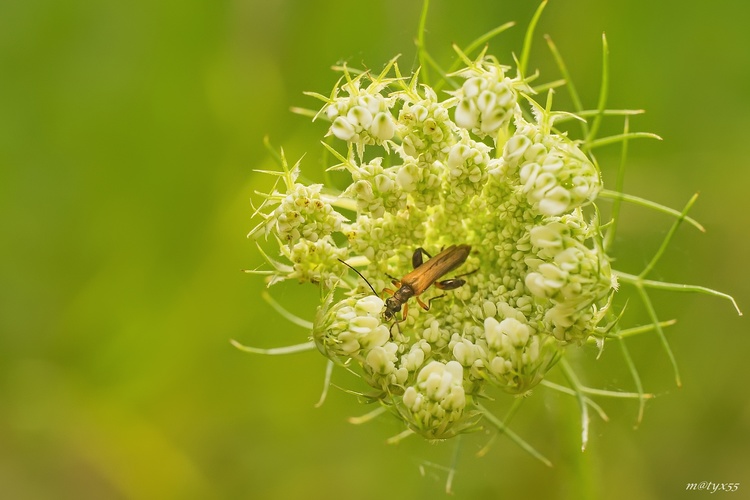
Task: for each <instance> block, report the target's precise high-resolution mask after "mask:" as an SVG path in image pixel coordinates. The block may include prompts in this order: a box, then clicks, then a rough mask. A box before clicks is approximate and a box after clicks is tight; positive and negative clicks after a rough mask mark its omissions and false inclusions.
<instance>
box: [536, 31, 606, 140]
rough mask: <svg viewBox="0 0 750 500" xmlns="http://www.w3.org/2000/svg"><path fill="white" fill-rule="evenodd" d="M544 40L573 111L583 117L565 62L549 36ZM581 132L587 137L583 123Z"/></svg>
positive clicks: (586, 126) (586, 125)
mask: <svg viewBox="0 0 750 500" xmlns="http://www.w3.org/2000/svg"><path fill="white" fill-rule="evenodd" d="M544 38H545V40H546V41H547V47H549V50H550V52H551V53H552V57H553V59H554V60H555V62H556V63H557V67H558V69H559V70H560V73H561V74H562V76H563V78H564V79H565V82H566V86H567V88H568V92H569V93H570V99H571V100H572V101H573V108H574V109H575V111H576V114H577V115H579V116H583V115H581V112H582V111H583V103H582V102H581V98H580V97H579V95H578V91H577V90H576V87H575V85H574V84H573V79H572V78H571V76H570V72H569V71H568V66H567V65H566V64H565V60H564V59H563V57H562V54H560V51H559V50H557V46H556V45H555V43H554V42H553V41H552V38H551V37H550V36H549V35H545V36H544ZM597 111H598V110H597ZM564 119H565V118H564V117H563V118H561V119H560V120H558V122H561V121H563V120H564ZM581 132H582V135H583V137H588V135H589V125H588V123H587V122H585V121H583V122H581Z"/></svg>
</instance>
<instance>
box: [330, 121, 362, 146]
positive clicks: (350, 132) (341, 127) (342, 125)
mask: <svg viewBox="0 0 750 500" xmlns="http://www.w3.org/2000/svg"><path fill="white" fill-rule="evenodd" d="M331 132H332V133H333V135H335V136H336V137H337V138H339V139H341V140H342V141H350V140H351V139H352V137H354V134H356V133H357V131H356V130H355V129H354V126H353V125H352V124H351V123H349V120H347V119H346V118H344V117H343V116H339V117H338V118H336V119H335V120H333V123H332V124H331Z"/></svg>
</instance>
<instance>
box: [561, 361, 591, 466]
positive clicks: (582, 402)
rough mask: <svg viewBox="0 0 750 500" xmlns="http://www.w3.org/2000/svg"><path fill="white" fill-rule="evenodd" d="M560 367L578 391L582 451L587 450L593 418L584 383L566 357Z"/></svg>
mask: <svg viewBox="0 0 750 500" xmlns="http://www.w3.org/2000/svg"><path fill="white" fill-rule="evenodd" d="M560 367H561V368H562V370H563V375H565V378H566V379H567V380H568V383H569V384H570V385H571V387H572V388H573V390H574V391H575V392H576V398H577V399H578V407H579V408H580V410H581V451H585V450H586V444H588V441H589V422H590V421H591V419H590V418H589V409H588V406H587V405H586V399H585V397H584V395H583V391H582V389H581V388H582V385H581V383H580V382H579V381H578V377H577V376H576V374H575V373H574V372H573V369H572V368H571V367H570V364H569V363H568V361H567V360H566V359H564V358H563V359H561V360H560Z"/></svg>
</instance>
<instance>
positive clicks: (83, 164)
mask: <svg viewBox="0 0 750 500" xmlns="http://www.w3.org/2000/svg"><path fill="white" fill-rule="evenodd" d="M536 6H537V3H536V2H528V1H520V0H516V1H510V0H505V1H500V2H487V1H485V2H480V1H468V2H455V1H454V2H451V1H447V0H433V2H432V5H431V11H430V14H429V19H428V33H427V44H428V48H429V49H430V50H431V51H432V53H433V55H434V56H435V57H436V58H437V59H438V60H440V61H443V62H444V63H447V62H449V61H450V58H451V57H452V53H451V49H450V43H451V42H456V43H458V44H459V45H465V44H466V43H468V42H469V41H471V40H472V39H473V38H475V37H477V36H479V35H480V34H482V33H484V32H486V31H488V30H489V29H491V28H493V27H495V26H497V25H500V24H502V23H504V22H506V21H509V20H516V21H518V22H519V24H520V26H521V27H516V28H515V29H514V30H512V31H511V32H509V33H506V34H504V35H502V36H501V37H500V38H498V39H496V40H495V41H493V42H492V44H491V47H492V48H493V50H492V52H494V53H496V54H498V55H499V56H500V57H501V58H503V59H504V60H506V61H510V60H509V59H508V56H509V54H510V52H511V51H516V53H518V52H519V51H520V47H521V39H522V35H523V28H522V26H524V25H525V23H526V21H527V20H528V19H529V18H530V17H531V15H532V13H533V11H534V9H535V8H536ZM420 8H421V2H418V1H412V2H408V1H407V2H404V1H393V0H387V1H377V2H376V1H361V2H351V1H349V2H345V1H340V0H329V1H324V2H310V1H302V0H269V1H265V2H259V1H205V0H204V1H200V0H196V1H187V2H185V1H182V2H177V1H168V0H167V1H161V2H146V1H132V2H117V1H111V0H102V1H99V2H86V1H83V0H68V1H65V2H57V1H50V0H26V1H23V2H2V3H0V230H1V231H2V245H1V246H0V284H1V285H2V286H1V287H0V497H2V498H9V499H47V498H50V499H121V498H122V499H150V498H154V499H157V498H158V499H170V498H175V499H183V498H184V499H200V498H269V499H276V498H279V499H281V498H310V499H315V498H341V497H343V496H345V495H346V496H347V497H349V498H364V499H369V498H373V499H374V498H383V497H385V496H386V495H387V496H388V497H391V498H434V497H435V496H436V495H437V496H440V495H441V494H442V491H443V488H444V481H445V474H444V472H442V471H440V470H439V469H436V468H431V467H427V468H426V474H425V477H421V476H420V475H419V466H420V464H423V463H424V462H426V461H430V462H434V463H437V464H441V465H447V464H448V463H449V461H450V457H451V455H452V454H453V450H454V446H453V444H454V443H450V442H449V443H447V444H441V445H430V444H426V443H424V442H422V441H420V440H418V439H412V440H407V441H405V442H403V443H401V444H400V445H397V446H388V445H386V444H385V442H384V441H385V439H386V438H388V437H390V436H392V435H394V434H396V433H397V432H399V430H400V428H399V427H398V425H396V424H395V423H394V422H393V421H391V420H389V419H381V420H378V421H376V422H374V423H370V424H367V425H364V426H353V425H351V424H349V423H347V422H346V418H347V417H348V416H351V415H359V414H362V413H365V412H366V411H367V410H368V408H366V407H363V406H361V405H360V404H359V403H358V402H357V401H356V399H355V398H354V397H353V396H351V395H348V394H344V393H342V392H340V391H337V390H333V391H332V392H331V393H330V395H329V397H328V400H327V402H326V404H325V405H324V406H323V407H322V408H318V409H316V408H314V407H313V405H314V403H315V402H316V401H317V399H318V396H319V394H320V390H321V388H322V380H323V374H324V370H325V362H324V359H323V358H322V357H321V356H319V355H318V354H317V353H314V352H310V353H305V354H297V355H293V356H289V357H281V358H279V357H273V358H272V357H261V356H253V355H249V354H244V353H241V352H239V351H237V350H236V349H234V348H232V347H231V346H230V344H229V339H230V338H235V339H237V340H240V341H241V342H243V343H246V344H252V345H256V346H261V347H271V346H279V345H288V344H294V343H298V342H302V341H304V340H305V339H306V336H307V332H305V331H304V330H302V329H300V328H298V327H295V326H293V325H290V324H289V323H287V322H285V321H284V320H282V319H281V318H280V317H279V316H278V315H277V314H275V313H274V312H272V311H271V310H270V309H269V307H268V306H266V305H265V304H264V303H263V302H262V300H261V299H260V293H261V291H262V290H263V288H264V285H263V282H262V280H261V279H260V278H259V277H254V276H248V275H246V274H243V273H241V272H240V270H241V269H243V268H255V267H256V266H258V265H259V264H260V262H261V261H260V258H259V255H258V253H257V251H256V250H255V247H254V245H253V244H252V243H251V242H249V241H247V240H246V239H245V234H246V233H247V231H248V230H249V229H250V228H251V227H252V226H253V225H254V222H253V221H252V220H251V219H250V215H251V208H250V199H251V197H252V196H253V195H252V193H253V190H254V189H264V188H267V187H268V183H269V181H268V179H266V178H263V177H262V176H259V175H257V174H255V173H253V171H252V170H253V169H254V168H269V167H270V166H271V160H270V159H269V155H268V154H267V152H266V151H265V150H264V149H263V145H262V139H263V137H264V136H265V135H266V134H268V135H269V136H270V138H271V140H272V142H273V143H274V145H276V146H283V147H284V148H285V149H286V152H287V155H288V157H289V158H290V159H294V160H296V159H297V158H298V157H299V156H301V155H302V154H303V153H305V152H307V156H306V157H305V160H304V161H303V169H304V170H305V172H306V174H307V175H308V176H309V177H311V178H313V179H316V178H320V171H321V165H320V162H319V159H320V151H321V147H320V146H319V143H318V141H319V139H320V137H321V135H322V133H323V132H324V126H323V125H322V124H320V123H317V124H313V125H311V124H310V123H309V122H308V120H306V119H305V118H302V117H299V116H296V115H292V114H291V113H289V111H288V108H289V107H290V106H308V107H313V106H317V102H316V101H314V100H312V99H310V98H307V97H304V96H303V95H302V91H305V90H314V91H319V92H322V93H324V94H325V93H328V92H329V90H330V88H331V85H332V84H333V82H334V81H335V79H336V75H335V74H333V73H332V72H331V71H330V70H329V69H328V68H329V67H330V65H331V64H334V63H336V62H338V61H348V63H349V64H351V65H354V66H367V67H371V68H374V69H380V68H381V67H382V65H383V64H384V63H385V62H386V61H387V60H388V59H390V58H391V57H392V56H393V55H395V54H398V53H401V54H402V59H401V65H402V67H403V68H404V69H405V70H409V69H410V66H411V63H412V61H414V55H415V49H414V37H415V35H416V33H417V23H418V18H419V11H420ZM748 21H750V4H747V3H743V2H738V1H731V2H730V1H726V0H723V1H722V0H719V1H717V2H702V1H701V2H699V1H688V2H652V1H647V0H633V1H630V2H617V3H615V2H599V1H597V0H569V1H566V2H561V1H552V2H551V4H550V5H549V6H548V7H547V10H546V12H545V14H544V16H543V18H542V20H541V22H540V25H539V28H538V32H537V35H538V36H537V38H536V44H535V48H534V51H533V53H532V64H531V67H532V68H540V69H541V70H542V71H543V72H544V73H543V79H544V80H552V79H555V78H558V76H559V75H558V73H557V72H556V71H555V70H554V66H553V65H552V63H551V61H550V57H549V53H548V52H547V50H546V46H545V45H544V42H543V39H542V38H541V35H542V34H544V33H549V34H550V35H552V36H553V38H554V40H555V41H556V43H557V45H558V47H559V49H560V50H561V51H562V53H563V54H564V55H565V56H566V58H567V62H568V64H569V66H570V70H571V72H572V73H573V75H574V76H575V77H576V83H577V86H578V90H579V92H580V93H581V94H582V95H583V96H584V99H585V101H586V104H587V105H588V106H589V107H593V106H595V103H596V98H597V97H596V92H597V90H598V85H599V71H600V69H599V67H600V61H601V55H600V36H601V33H602V31H606V33H607V37H608V40H609V43H610V47H611V66H612V67H611V83H612V86H611V91H610V106H611V107H614V108H618V107H619V108H623V107H629V108H644V109H646V110H647V111H648V113H647V114H645V115H643V116H639V117H637V118H635V119H633V120H632V122H631V128H632V129H634V130H644V131H652V132H655V133H657V134H660V135H661V136H663V137H664V138H665V141H664V142H660V143H657V142H656V141H650V142H646V141H641V142H633V143H631V148H630V164H629V170H628V176H627V178H626V190H627V191H628V192H630V193H632V194H637V195H640V196H644V197H647V198H651V199H654V200H656V201H659V202H661V203H664V204H667V205H670V206H673V207H676V208H681V207H682V206H683V204H684V203H685V202H686V201H687V199H688V198H689V197H690V196H691V195H692V194H693V193H694V192H697V191H700V193H701V196H700V198H699V200H698V203H697V204H696V206H695V208H694V210H693V212H692V214H693V215H694V216H695V217H696V218H698V219H699V220H700V221H702V222H703V223H704V225H705V226H706V228H707V230H708V232H707V234H705V235H704V234H700V233H698V232H697V231H694V230H692V229H691V228H688V227H684V228H682V229H681V230H680V232H679V233H678V235H677V237H676V238H675V241H674V243H673V246H672V247H671V249H670V251H669V253H668V256H667V258H665V259H664V260H663V261H662V262H661V264H660V265H659V267H658V269H657V272H656V274H655V277H659V278H662V279H665V280H667V281H683V282H687V283H694V284H702V285H705V286H710V287H713V288H716V289H719V290H721V291H724V292H727V293H731V294H734V295H735V297H736V298H737V300H738V301H739V303H740V306H741V307H744V308H745V310H746V312H747V310H750V286H748V272H747V256H748V255H750V236H749V235H748V232H747V230H748V227H750V216H749V215H748V212H749V210H748V209H749V208H750V203H749V200H750V196H748V194H747V189H748V186H750V169H749V168H748V166H749V163H748V154H747V144H748V136H749V135H750V118H749V117H750V99H748V98H747V95H748V91H750V57H748V54H749V53H750V30H748V28H747V25H748ZM562 99H563V98H562V97H561V101H560V102H563V101H562ZM618 126H619V125H618ZM597 153H598V157H599V159H600V161H601V162H602V163H603V164H604V165H605V176H607V177H606V179H605V180H606V182H607V183H608V184H609V186H610V187H611V186H612V181H613V176H612V172H613V170H612V167H611V166H612V165H615V164H616V159H617V155H618V151H617V149H616V148H611V149H602V150H601V151H598V152H597ZM607 165H609V167H607ZM626 208H627V210H626V211H625V212H624V214H623V222H622V225H621V231H620V233H619V235H620V240H619V241H618V247H617V250H616V252H615V255H616V257H617V259H618V260H617V261H616V263H615V266H616V267H617V268H618V269H622V270H625V271H630V272H637V271H638V270H640V268H641V267H642V266H643V265H644V263H645V262H647V261H648V259H649V258H650V255H651V254H652V253H653V252H654V250H655V249H656V248H657V247H658V244H659V242H660V241H661V238H662V237H663V236H664V234H665V233H666V231H667V230H668V228H669V225H670V223H671V220H670V219H669V218H667V217H663V216H660V215H655V214H653V213H651V212H648V211H645V210H642V209H637V208H633V207H626ZM272 292H273V294H274V296H275V297H276V298H277V299H278V300H279V301H280V302H282V303H283V304H286V305H289V306H291V307H293V308H294V310H295V311H297V312H298V313H299V314H301V315H304V316H306V317H308V318H311V317H312V314H313V311H314V307H315V304H316V301H317V298H318V292H317V290H316V289H315V288H314V287H307V286H298V285H296V284H282V285H279V286H278V287H277V288H274V289H273V290H272ZM654 299H655V301H656V303H657V306H658V307H659V311H660V314H661V316H662V317H663V318H664V319H668V318H678V319H679V323H678V324H677V325H676V326H674V327H672V328H671V329H669V330H668V337H669V339H670V342H671V346H672V348H673V350H674V352H675V355H676V357H677V359H678V363H679V366H680V369H681V374H682V378H683V387H682V388H681V389H678V388H677V387H676V386H675V384H674V378H673V375H672V373H671V369H670V367H669V364H668V360H667V357H666V355H665V353H664V351H663V350H662V349H661V347H660V344H659V342H658V341H657V340H656V338H655V337H653V336H646V337H643V338H639V339H637V340H635V341H633V342H631V343H630V348H631V351H632V354H633V356H634V359H635V362H636V364H637V366H638V369H639V371H640V374H641V376H642V379H643V382H644V385H645V389H646V390H647V391H650V392H655V393H657V394H659V396H660V397H659V398H658V399H656V400H654V401H652V402H651V403H650V404H649V405H648V407H647V409H646V415H645V420H644V422H643V423H642V425H641V426H640V427H639V428H638V429H635V430H634V429H633V425H634V423H635V418H636V413H637V408H636V405H635V404H634V403H632V402H631V403H622V402H617V401H603V402H602V404H603V405H604V407H605V409H606V410H607V411H608V413H609V414H610V417H611V421H610V422H609V423H604V422H602V421H601V420H599V419H598V418H596V417H594V419H593V424H592V436H591V442H590V445H589V448H588V450H587V451H586V452H585V453H584V454H581V452H580V427H579V420H578V413H577V408H576V405H575V402H574V401H573V399H572V398H569V397H565V396H560V395H557V394H555V393H551V392H550V391H549V390H544V389H539V390H538V391H537V393H536V394H535V397H533V398H530V399H529V401H528V403H527V404H526V405H524V407H523V408H522V411H521V413H520V414H519V415H518V416H517V417H516V419H515V420H514V424H513V428H514V429H515V430H516V431H517V432H518V433H519V434H520V435H522V436H523V437H525V438H526V439H527V440H528V441H529V442H531V443H532V444H533V445H534V446H535V447H537V448H538V449H539V450H540V451H541V452H542V453H544V454H545V455H547V456H548V457H549V458H550V459H551V460H552V461H553V462H554V463H555V467H554V468H552V469H548V468H546V467H544V466H542V465H540V464H539V463H538V462H535V461H534V460H533V459H532V458H530V457H529V456H528V455H527V454H525V453H524V452H522V451H521V450H520V449H518V448H517V447H516V446H514V445H512V444H511V443H510V442H509V441H508V440H507V439H504V438H501V439H499V440H498V442H497V443H496V444H495V446H494V447H493V448H492V450H491V451H490V453H489V454H488V456H486V457H484V458H482V459H479V458H476V457H475V456H474V454H475V452H476V451H477V450H478V449H479V448H480V447H481V446H482V445H483V444H484V443H485V442H486V440H487V436H484V435H481V436H476V435H475V436H470V437H468V439H464V440H463V444H462V447H461V449H460V451H459V454H460V458H461V460H460V462H459V467H458V473H457V475H456V477H455V480H454V489H455V490H456V495H455V496H456V498H500V497H503V498H550V499H552V498H569V499H575V498H584V497H585V496H586V495H589V496H590V497H591V498H610V499H625V498H640V499H663V498H681V497H682V496H695V495H696V493H695V492H686V491H685V487H686V483H688V482H700V481H713V482H725V483H728V482H735V483H740V490H739V491H738V492H737V493H734V494H732V498H741V497H744V498H748V495H749V494H748V493H747V491H750V472H749V471H750V451H749V450H750V398H748V396H747V390H746V385H747V382H748V373H749V372H748V363H747V356H748V354H747V353H748V352H750V349H749V348H750V338H748V326H747V322H746V320H744V319H742V318H738V317H737V315H736V314H735V312H734V310H733V309H732V307H731V305H730V304H729V303H728V302H726V301H723V300H720V299H718V298H714V297H706V296H695V295H677V294H656V295H655V296H654ZM624 321H627V322H628V324H639V323H643V322H644V321H645V319H644V318H643V316H642V311H641V308H640V307H638V306H637V301H633V300H631V302H630V306H629V309H628V311H627V313H626V316H625V319H624ZM594 356H595V352H594V351H593V350H591V349H584V350H583V351H581V352H580V353H579V354H577V355H575V356H573V358H575V359H576V360H577V361H580V364H581V365H583V366H584V367H585V369H582V370H581V371H580V374H581V378H582V379H583V381H584V382H586V383H589V384H591V385H595V386H597V387H606V388H610V389H616V388H619V389H626V390H631V389H632V381H631V379H630V378H629V376H628V375H627V371H626V370H625V368H624V364H623V361H622V356H621V354H620V353H619V352H618V350H617V349H608V350H607V351H605V354H604V356H603V357H602V358H601V359H600V360H599V361H594V360H593V358H594ZM334 382H336V383H338V384H341V385H347V384H348V385H349V386H352V385H355V384H353V380H352V379H351V378H349V377H347V376H346V375H345V374H344V373H340V372H339V373H335V374H334ZM501 399H502V397H501ZM501 403H502V401H499V402H498V404H501ZM698 494H700V493H698Z"/></svg>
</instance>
